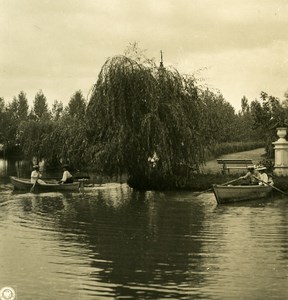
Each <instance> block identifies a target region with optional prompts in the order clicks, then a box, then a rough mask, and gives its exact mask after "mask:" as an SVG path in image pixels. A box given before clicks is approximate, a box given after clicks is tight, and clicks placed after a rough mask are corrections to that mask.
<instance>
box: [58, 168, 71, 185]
mask: <svg viewBox="0 0 288 300" xmlns="http://www.w3.org/2000/svg"><path fill="white" fill-rule="evenodd" d="M62 169H63V176H62V179H61V180H60V181H59V183H73V181H74V180H73V176H72V175H71V173H70V172H69V166H68V165H64V166H63V167H62Z"/></svg>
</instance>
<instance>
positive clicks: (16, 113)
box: [5, 91, 29, 153]
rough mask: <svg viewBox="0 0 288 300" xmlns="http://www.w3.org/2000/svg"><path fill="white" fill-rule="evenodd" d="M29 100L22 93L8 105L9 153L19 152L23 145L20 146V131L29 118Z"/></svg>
mask: <svg viewBox="0 0 288 300" xmlns="http://www.w3.org/2000/svg"><path fill="white" fill-rule="evenodd" d="M28 110H29V105H28V100H27V98H26V94H25V93H24V92H23V91H21V92H20V93H19V95H18V97H14V98H13V101H12V102H11V103H9V104H8V106H7V109H6V114H5V115H6V117H7V119H6V125H5V127H6V130H5V134H6V136H7V140H8V142H7V148H8V149H7V150H8V151H7V152H8V153H9V152H11V153H12V152H15V151H17V152H19V151H20V150H21V149H20V148H21V145H20V144H19V139H20V131H19V125H20V124H21V122H23V121H26V120H27V118H28Z"/></svg>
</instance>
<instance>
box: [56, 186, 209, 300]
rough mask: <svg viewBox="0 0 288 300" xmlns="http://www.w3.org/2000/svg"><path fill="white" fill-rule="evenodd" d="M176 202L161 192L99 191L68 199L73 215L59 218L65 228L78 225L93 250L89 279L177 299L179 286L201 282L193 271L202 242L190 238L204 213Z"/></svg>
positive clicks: (130, 292) (129, 292)
mask: <svg viewBox="0 0 288 300" xmlns="http://www.w3.org/2000/svg"><path fill="white" fill-rule="evenodd" d="M175 200H176V199H175V198H174V199H173V198H172V199H171V200H170V201H167V200H166V196H164V195H162V194H161V193H152V192H150V193H148V192H147V193H146V194H144V193H139V192H133V191H127V190H126V189H117V190H110V191H109V190H108V191H99V192H98V193H97V197H91V196H90V195H88V197H86V198H85V199H83V201H77V202H74V203H73V204H72V203H71V204H72V206H73V209H74V214H73V216H72V215H71V217H72V218H69V214H68V215H67V216H66V217H64V218H63V219H61V220H59V221H60V222H61V223H62V226H63V225H64V224H63V222H65V226H67V227H69V228H73V226H75V224H78V226H79V224H81V231H82V234H83V233H84V231H85V233H86V235H87V236H86V238H85V240H86V239H87V240H86V242H87V243H88V244H89V248H90V249H92V250H93V253H94V256H93V257H92V260H91V266H92V267H93V268H94V269H95V270H97V271H95V273H92V274H91V277H92V278H94V279H95V280H96V281H102V282H103V283H113V284H115V285H116V287H115V288H114V289H115V293H116V294H117V295H121V296H124V295H127V296H132V295H134V296H136V294H137V295H138V296H139V295H140V294H142V295H143V294H145V298H146V299H148V298H151V299H155V298H157V297H160V295H161V293H163V295H165V294H166V295H167V293H169V294H171V295H173V296H174V297H177V298H179V296H181V294H182V293H183V295H182V296H184V294H185V293H184V292H181V288H180V287H177V286H178V285H181V284H184V285H186V288H187V285H188V287H189V288H193V284H195V285H198V284H199V282H200V281H202V280H203V278H202V275H199V273H198V274H197V269H198V268H199V267H201V259H200V258H199V256H197V253H199V251H200V248H201V244H200V241H199V239H198V240H196V239H194V238H193V237H195V236H197V234H198V231H199V230H200V229H201V222H202V218H203V216H201V213H200V215H199V211H198V212H197V214H198V215H196V213H194V212H193V211H192V207H191V204H190V203H188V202H185V201H182V202H181V201H179V202H177V204H175ZM194 207H195V206H194ZM62 226H61V227H62ZM82 241H83V239H82ZM193 253H194V254H195V256H196V257H197V260H196V261H195V259H193V257H194V258H195V256H193ZM191 255H192V261H191ZM191 262H192V265H191ZM191 268H194V270H193V271H195V272H190V270H191ZM99 270H102V271H99ZM198 271H199V269H198ZM195 274H197V275H195ZM193 282H194V283H193ZM141 287H142V293H141V292H139V290H141ZM147 287H148V290H147ZM139 293H140V294H139Z"/></svg>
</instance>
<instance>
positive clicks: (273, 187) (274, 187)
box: [253, 175, 288, 196]
mask: <svg viewBox="0 0 288 300" xmlns="http://www.w3.org/2000/svg"><path fill="white" fill-rule="evenodd" d="M253 177H254V178H255V179H257V180H258V181H260V182H263V183H264V184H265V185H269V186H271V187H272V189H274V190H276V191H278V192H280V193H282V194H283V195H286V196H288V194H287V193H285V192H284V191H281V190H280V189H278V188H276V186H274V185H272V184H269V183H268V182H265V181H263V180H261V179H259V178H257V177H256V176H254V175H253Z"/></svg>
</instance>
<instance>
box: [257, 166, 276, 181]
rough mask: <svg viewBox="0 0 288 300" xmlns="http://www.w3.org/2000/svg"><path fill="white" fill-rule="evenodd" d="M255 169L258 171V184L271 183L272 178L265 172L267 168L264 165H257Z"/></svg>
mask: <svg viewBox="0 0 288 300" xmlns="http://www.w3.org/2000/svg"><path fill="white" fill-rule="evenodd" d="M256 170H257V171H259V173H260V179H261V181H259V184H260V185H265V184H269V185H273V179H272V177H271V176H268V175H267V173H266V170H267V168H266V167H264V166H259V167H257V169H256Z"/></svg>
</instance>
